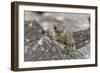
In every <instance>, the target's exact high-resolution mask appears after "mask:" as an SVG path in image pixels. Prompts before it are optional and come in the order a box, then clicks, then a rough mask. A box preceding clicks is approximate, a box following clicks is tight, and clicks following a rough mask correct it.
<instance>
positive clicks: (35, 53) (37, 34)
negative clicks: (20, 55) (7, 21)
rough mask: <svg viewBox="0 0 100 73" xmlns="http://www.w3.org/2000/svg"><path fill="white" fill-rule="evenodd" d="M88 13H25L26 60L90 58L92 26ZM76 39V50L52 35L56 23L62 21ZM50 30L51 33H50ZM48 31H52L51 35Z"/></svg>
mask: <svg viewBox="0 0 100 73" xmlns="http://www.w3.org/2000/svg"><path fill="white" fill-rule="evenodd" d="M88 18H89V15H88V14H79V15H78V14H62V13H60V14H59V13H58V14H57V13H56V14H55V13H34V12H26V13H25V21H24V23H25V26H24V28H25V30H24V38H25V39H24V50H25V51H24V61H46V60H65V59H87V58H90V28H89V20H88ZM61 22H63V24H64V25H65V27H66V30H67V29H68V28H70V29H69V31H70V32H71V33H72V35H73V37H74V38H75V42H76V43H75V48H76V50H72V49H70V50H69V49H68V48H65V46H66V45H64V44H63V43H61V42H58V41H55V40H53V39H51V38H50V36H49V34H53V31H54V30H53V25H54V24H56V23H61ZM49 32H50V33H49ZM48 33H49V34H48Z"/></svg>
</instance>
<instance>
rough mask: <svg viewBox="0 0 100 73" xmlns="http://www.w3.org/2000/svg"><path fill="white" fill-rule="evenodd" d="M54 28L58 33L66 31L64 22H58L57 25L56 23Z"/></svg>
mask: <svg viewBox="0 0 100 73" xmlns="http://www.w3.org/2000/svg"><path fill="white" fill-rule="evenodd" d="M54 30H55V32H57V33H62V32H63V31H64V25H63V24H56V25H54Z"/></svg>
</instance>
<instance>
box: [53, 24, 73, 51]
mask: <svg viewBox="0 0 100 73" xmlns="http://www.w3.org/2000/svg"><path fill="white" fill-rule="evenodd" d="M54 32H55V40H57V41H59V42H61V43H63V44H65V45H66V46H69V47H72V49H75V40H74V38H73V36H72V34H71V33H69V32H68V31H66V30H65V27H64V25H63V24H56V25H54Z"/></svg>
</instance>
